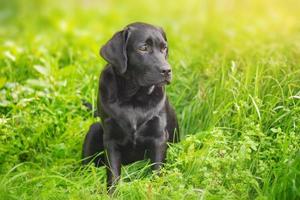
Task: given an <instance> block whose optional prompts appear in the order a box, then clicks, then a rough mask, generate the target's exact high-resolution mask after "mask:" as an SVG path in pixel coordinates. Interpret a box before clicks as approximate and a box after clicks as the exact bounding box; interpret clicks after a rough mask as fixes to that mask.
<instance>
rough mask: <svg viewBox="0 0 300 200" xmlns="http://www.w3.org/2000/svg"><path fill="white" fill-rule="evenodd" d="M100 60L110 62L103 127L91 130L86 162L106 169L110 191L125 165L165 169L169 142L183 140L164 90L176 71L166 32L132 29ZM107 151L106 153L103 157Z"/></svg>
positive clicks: (101, 109)
mask: <svg viewBox="0 0 300 200" xmlns="http://www.w3.org/2000/svg"><path fill="white" fill-rule="evenodd" d="M100 55H101V56H102V57H103V58H104V59H105V60H106V61H107V62H108V64H107V66H106V68H105V69H104V70H103V71H102V73H101V76H100V81H99V95H98V105H97V106H98V113H99V116H100V118H101V121H102V125H101V124H100V123H94V124H92V125H91V127H90V130H89V132H88V133H87V135H86V138H85V141H84V145H83V158H84V163H85V164H86V163H89V162H91V161H93V162H94V163H95V165H96V166H101V165H106V167H107V187H108V189H109V190H110V189H112V188H113V187H112V186H113V185H114V184H115V183H116V182H117V180H118V179H119V177H120V172H121V165H122V164H129V163H132V162H134V161H137V160H142V159H144V158H150V161H151V163H152V169H153V170H159V169H160V168H161V166H162V164H163V163H164V161H165V157H166V150H167V142H178V141H179V129H178V123H177V119H176V114H175V112H174V109H173V108H172V106H171V105H170V103H169V101H168V98H167V96H166V92H165V88H164V86H165V84H169V83H170V81H171V77H172V72H171V67H170V65H169V63H168V61H167V58H168V44H167V38H166V35H165V33H164V31H163V30H162V29H161V28H158V27H155V26H152V25H150V24H146V23H133V24H130V25H128V26H127V27H126V28H125V29H123V30H122V31H119V32H117V33H116V34H115V35H114V36H113V37H112V38H111V39H110V40H109V41H108V42H107V43H106V44H105V45H104V46H103V47H102V48H101V50H100ZM103 150H105V152H106V154H101V155H99V152H102V151H103ZM97 154H98V155H97ZM95 155H96V156H95ZM110 191H112V190H110Z"/></svg>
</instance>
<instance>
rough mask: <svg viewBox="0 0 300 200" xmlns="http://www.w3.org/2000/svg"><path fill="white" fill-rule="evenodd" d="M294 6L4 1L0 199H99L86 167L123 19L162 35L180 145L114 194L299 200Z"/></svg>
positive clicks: (299, 37)
mask: <svg viewBox="0 0 300 200" xmlns="http://www.w3.org/2000/svg"><path fill="white" fill-rule="evenodd" d="M299 9H300V4H299V2H298V1H279V0H278V1H277V0H275V1H259V0H255V1H250V0H246V1H233V0H221V1H205V0H201V1H195V0H185V1H176V2H175V1H156V0H154V1H141V2H137V1H133V0H129V1H99V2H94V1H87V0H86V1H79V0H77V1H49V0H40V1H37V0H34V1H1V8H0V23H1V27H0V142H1V145H0V199H108V198H109V197H108V196H107V195H106V186H105V177H106V175H105V170H104V169H103V168H99V169H97V168H95V167H93V166H88V167H86V168H83V167H82V166H81V162H80V161H81V146H82V142H83V138H84V136H85V133H86V131H87V130H88V127H89V125H90V124H91V123H92V122H94V121H97V120H99V119H94V118H93V113H92V112H89V111H87V110H86V109H85V108H84V107H83V106H82V103H81V101H82V99H86V100H88V101H90V102H93V103H94V104H95V102H96V95H97V88H98V86H97V83H98V76H99V73H100V71H101V69H102V68H103V66H104V65H105V62H104V60H102V59H100V58H99V55H98V50H99V47H100V45H101V44H104V42H105V41H107V40H108V39H109V38H110V37H111V35H112V34H113V33H114V32H116V31H118V30H120V29H121V28H122V27H124V26H125V25H126V24H129V23H131V22H134V21H145V22H148V23H153V24H156V25H159V26H162V27H164V29H165V31H166V32H167V36H168V41H169V46H170V58H169V61H170V63H171V65H172V67H173V71H174V80H173V83H172V84H171V85H170V86H168V87H167V91H168V96H169V98H170V100H171V102H172V104H173V105H174V106H175V109H176V112H177V114H178V118H179V121H180V129H181V133H182V142H180V143H179V144H176V145H173V146H170V148H169V151H168V160H167V163H166V166H165V167H164V169H163V173H162V175H161V176H157V175H154V174H151V172H150V171H151V170H150V166H149V163H148V161H141V162H138V163H134V164H132V165H129V166H126V167H123V169H122V179H121V183H120V184H119V185H118V187H117V190H116V192H115V194H114V196H113V198H116V199H299V198H300V152H299V144H300V135H299V133H300V67H299V65H300V59H299V58H300V22H299V19H300V14H299V12H298V10H299Z"/></svg>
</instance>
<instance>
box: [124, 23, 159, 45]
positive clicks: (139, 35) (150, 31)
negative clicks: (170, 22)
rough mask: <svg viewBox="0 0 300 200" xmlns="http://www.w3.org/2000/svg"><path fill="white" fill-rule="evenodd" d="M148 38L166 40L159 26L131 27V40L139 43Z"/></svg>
mask: <svg viewBox="0 0 300 200" xmlns="http://www.w3.org/2000/svg"><path fill="white" fill-rule="evenodd" d="M148 39H152V40H155V41H164V38H163V36H162V34H161V32H160V31H159V30H158V29H157V28H154V27H147V26H142V27H133V28H130V38H129V41H130V42H133V43H139V42H145V41H146V40H148Z"/></svg>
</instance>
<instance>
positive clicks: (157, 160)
mask: <svg viewBox="0 0 300 200" xmlns="http://www.w3.org/2000/svg"><path fill="white" fill-rule="evenodd" d="M166 150H167V144H166V142H164V141H161V140H160V139H155V141H154V142H153V143H152V145H151V147H150V149H149V157H150V161H151V163H152V166H151V167H152V170H156V171H159V170H160V168H161V167H162V165H163V163H164V162H165V158H166Z"/></svg>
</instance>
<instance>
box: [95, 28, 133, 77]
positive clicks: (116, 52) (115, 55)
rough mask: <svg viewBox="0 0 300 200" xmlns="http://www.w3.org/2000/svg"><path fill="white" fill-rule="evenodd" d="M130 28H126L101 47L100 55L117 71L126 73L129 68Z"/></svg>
mask: <svg viewBox="0 0 300 200" xmlns="http://www.w3.org/2000/svg"><path fill="white" fill-rule="evenodd" d="M128 38H129V28H125V29H124V30H122V31H119V32H117V33H115V34H114V36H113V37H112V38H111V39H110V40H109V41H108V42H107V43H106V44H105V45H104V46H103V47H102V48H101V49H100V55H101V56H102V57H103V58H104V59H105V60H106V61H107V62H108V63H110V64H112V66H113V67H114V68H115V70H116V71H117V73H119V74H124V73H125V72H126V70H127V52H126V46H127V41H128Z"/></svg>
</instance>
